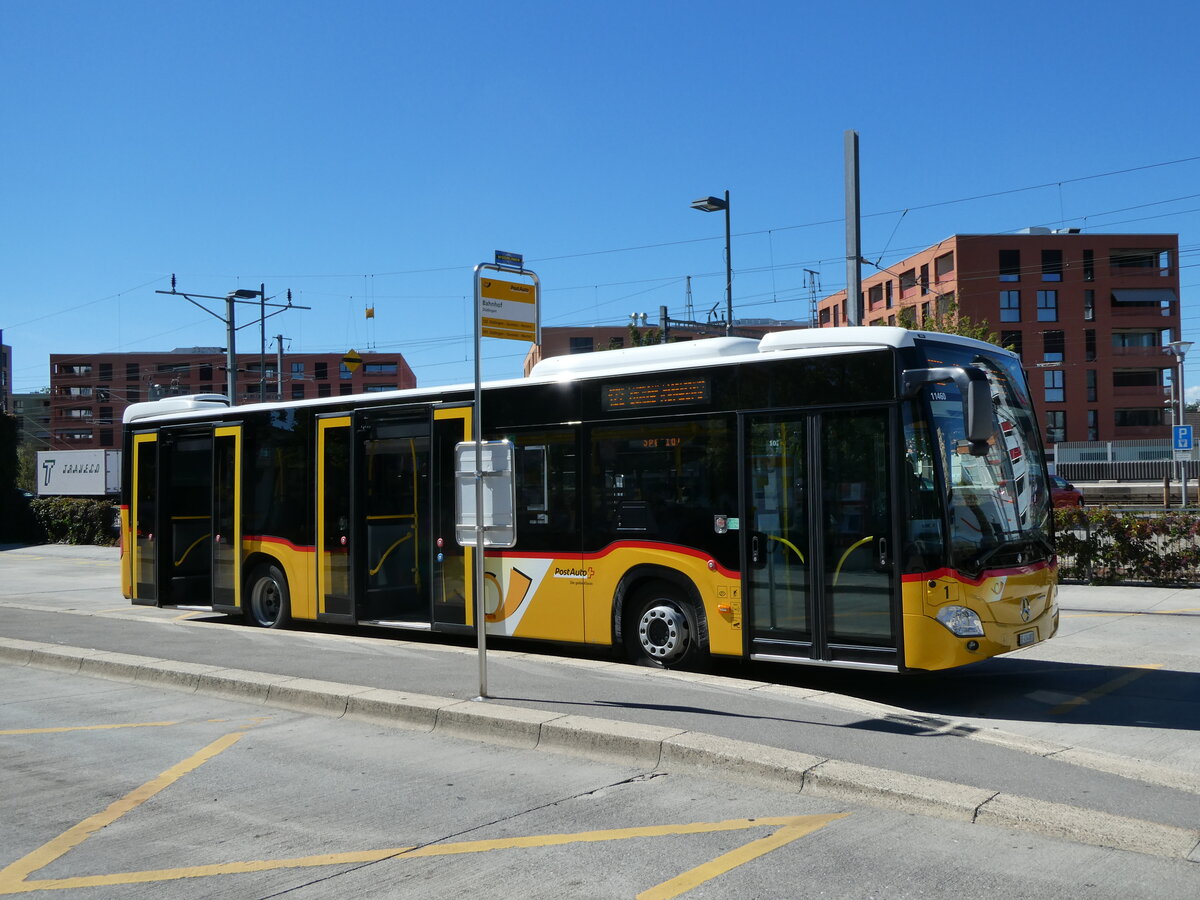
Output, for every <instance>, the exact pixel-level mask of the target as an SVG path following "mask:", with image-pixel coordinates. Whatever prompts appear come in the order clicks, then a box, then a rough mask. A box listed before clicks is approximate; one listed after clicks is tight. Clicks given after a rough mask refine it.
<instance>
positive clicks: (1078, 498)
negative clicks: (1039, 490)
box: [1050, 475, 1083, 509]
mask: <svg viewBox="0 0 1200 900" xmlns="http://www.w3.org/2000/svg"><path fill="white" fill-rule="evenodd" d="M1050 502H1051V503H1052V504H1053V505H1054V507H1055V509H1057V508H1059V507H1061V506H1083V491H1081V490H1079V488H1077V487H1075V485H1073V484H1071V482H1069V481H1067V479H1065V478H1059V477H1058V476H1057V475H1051V476H1050Z"/></svg>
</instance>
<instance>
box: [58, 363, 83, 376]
mask: <svg viewBox="0 0 1200 900" xmlns="http://www.w3.org/2000/svg"><path fill="white" fill-rule="evenodd" d="M55 368H56V369H58V374H59V375H91V374H92V364H91V363H74V364H71V365H68V364H66V363H59V364H58V365H57V366H55Z"/></svg>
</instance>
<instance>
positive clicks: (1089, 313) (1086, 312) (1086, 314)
mask: <svg viewBox="0 0 1200 900" xmlns="http://www.w3.org/2000/svg"><path fill="white" fill-rule="evenodd" d="M1083 318H1084V319H1085V320H1087V321H1088V322H1090V321H1092V320H1093V319H1095V318H1096V292H1095V291H1084V292H1083Z"/></svg>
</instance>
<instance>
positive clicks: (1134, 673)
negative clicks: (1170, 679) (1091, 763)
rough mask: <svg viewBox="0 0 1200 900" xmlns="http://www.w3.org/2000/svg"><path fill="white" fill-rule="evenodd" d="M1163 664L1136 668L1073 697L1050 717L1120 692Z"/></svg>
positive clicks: (1060, 705) (1052, 712)
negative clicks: (1117, 691)
mask: <svg viewBox="0 0 1200 900" xmlns="http://www.w3.org/2000/svg"><path fill="white" fill-rule="evenodd" d="M1162 667H1163V664H1162V663H1151V664H1150V665H1145V666H1134V667H1133V668H1132V669H1131V670H1130V671H1128V672H1126V673H1125V674H1123V675H1120V676H1118V677H1117V678H1114V679H1113V680H1112V681H1106V682H1104V684H1102V685H1100V686H1099V687H1095V688H1092V689H1091V690H1090V691H1088V692H1087V693H1086V694H1080V695H1079V696H1078V697H1072V698H1071V699H1070V700H1067V701H1065V702H1064V703H1060V704H1059V705H1058V706H1056V707H1054V709H1052V710H1050V715H1052V716H1061V715H1062V714H1063V713H1067V712H1070V711H1071V710H1073V709H1075V708H1076V707H1077V706H1083V705H1084V704H1085V703H1091V702H1092V701H1093V700H1096V699H1098V698H1100V697H1103V696H1104V695H1105V694H1111V693H1112V692H1113V691H1116V690H1119V689H1121V688H1123V687H1125V685H1127V684H1129V683H1131V682H1134V681H1137V680H1138V679H1139V678H1141V677H1142V676H1143V675H1146V674H1149V673H1150V672H1152V671H1154V670H1155V669H1161V668H1162Z"/></svg>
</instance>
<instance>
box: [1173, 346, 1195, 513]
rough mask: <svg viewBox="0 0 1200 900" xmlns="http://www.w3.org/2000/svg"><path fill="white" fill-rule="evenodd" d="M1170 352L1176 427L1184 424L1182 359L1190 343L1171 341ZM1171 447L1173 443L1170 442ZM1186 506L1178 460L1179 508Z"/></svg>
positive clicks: (1184, 482) (1184, 474)
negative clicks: (1173, 359)
mask: <svg viewBox="0 0 1200 900" xmlns="http://www.w3.org/2000/svg"><path fill="white" fill-rule="evenodd" d="M1167 347H1168V348H1170V350H1171V352H1172V353H1173V354H1175V362H1176V367H1175V400H1176V410H1177V415H1178V418H1176V420H1175V424H1176V425H1184V424H1186V422H1185V421H1184V420H1185V418H1186V417H1185V415H1184V406H1185V403H1186V400H1185V399H1184V396H1183V394H1184V391H1183V358H1184V357H1185V356H1187V352H1188V350H1190V349H1191V348H1192V342H1191V341H1171V342H1170V343H1169V344H1167ZM1172 445H1174V442H1173V441H1172ZM1186 505H1187V460H1186V459H1181V460H1179V506H1180V507H1181V508H1182V507H1184V506H1186Z"/></svg>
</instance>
